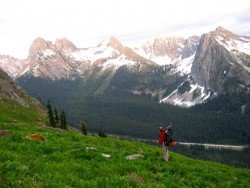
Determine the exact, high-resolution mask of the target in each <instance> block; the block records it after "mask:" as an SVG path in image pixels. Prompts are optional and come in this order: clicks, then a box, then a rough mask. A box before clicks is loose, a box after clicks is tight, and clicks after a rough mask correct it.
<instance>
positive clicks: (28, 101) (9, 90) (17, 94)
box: [0, 69, 43, 109]
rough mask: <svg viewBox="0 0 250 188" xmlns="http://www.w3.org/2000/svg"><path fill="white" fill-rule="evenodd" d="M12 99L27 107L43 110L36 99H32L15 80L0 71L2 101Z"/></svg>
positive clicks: (0, 97) (0, 96)
mask: <svg viewBox="0 0 250 188" xmlns="http://www.w3.org/2000/svg"><path fill="white" fill-rule="evenodd" d="M1 99H11V100H15V101H17V102H18V103H19V104H21V105H23V106H26V107H31V106H32V107H35V108H39V109H43V108H42V105H41V104H40V103H39V102H38V101H37V100H35V99H32V98H30V97H29V96H28V95H27V94H26V93H25V92H24V91H23V90H22V89H21V88H20V87H18V86H16V84H15V83H14V82H13V80H12V79H11V78H10V77H9V76H8V75H7V74H6V73H5V72H3V71H2V70H1V69H0V100H1Z"/></svg>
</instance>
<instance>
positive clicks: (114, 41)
mask: <svg viewBox="0 0 250 188" xmlns="http://www.w3.org/2000/svg"><path fill="white" fill-rule="evenodd" d="M108 46H111V47H113V48H118V49H120V48H122V47H123V45H122V44H121V43H120V41H119V40H118V39H117V38H115V37H114V36H111V37H110V38H109V43H108Z"/></svg>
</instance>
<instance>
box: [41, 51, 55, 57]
mask: <svg viewBox="0 0 250 188" xmlns="http://www.w3.org/2000/svg"><path fill="white" fill-rule="evenodd" d="M55 54H56V53H55V52H53V51H52V50H51V49H46V50H45V51H43V55H44V56H45V57H49V56H52V55H55Z"/></svg>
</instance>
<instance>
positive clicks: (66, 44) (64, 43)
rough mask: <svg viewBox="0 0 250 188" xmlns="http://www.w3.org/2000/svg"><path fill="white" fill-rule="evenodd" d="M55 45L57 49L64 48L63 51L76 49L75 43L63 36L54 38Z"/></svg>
mask: <svg viewBox="0 0 250 188" xmlns="http://www.w3.org/2000/svg"><path fill="white" fill-rule="evenodd" d="M55 46H56V48H57V49H58V50H64V51H70V52H74V51H76V50H77V47H76V46H75V44H74V43H73V42H71V41H70V40H68V39H67V38H65V37H63V38H61V39H56V40H55Z"/></svg>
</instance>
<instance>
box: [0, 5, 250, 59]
mask: <svg viewBox="0 0 250 188" xmlns="http://www.w3.org/2000/svg"><path fill="white" fill-rule="evenodd" d="M219 25H220V26H223V27H225V28H227V29H229V30H231V31H233V32H235V33H237V34H245V35H250V1H249V0H182V1H181V0H171V1H168V0H0V54H8V55H12V56H14V57H19V58H26V57H27V54H28V49H29V46H30V44H31V43H32V41H33V40H34V39H35V38H36V37H38V36H39V37H42V38H45V39H46V40H51V41H54V40H55V39H56V38H62V37H66V38H68V39H69V40H71V41H72V42H73V43H75V44H76V45H77V46H78V47H87V46H92V45H97V44H98V43H99V42H100V41H101V40H104V39H107V38H109V36H111V35H113V36H115V37H117V38H118V39H119V40H120V41H121V42H122V43H124V44H126V45H134V44H137V43H140V42H142V41H144V40H148V39H153V38H155V37H164V36H185V37H187V36H190V35H194V34H196V35H200V34H202V33H205V32H209V31H211V30H214V29H215V28H216V27H217V26H219Z"/></svg>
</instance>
